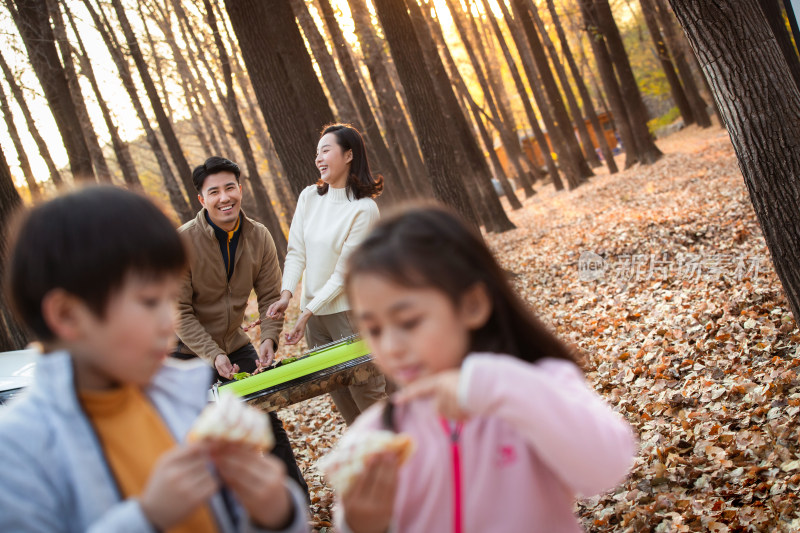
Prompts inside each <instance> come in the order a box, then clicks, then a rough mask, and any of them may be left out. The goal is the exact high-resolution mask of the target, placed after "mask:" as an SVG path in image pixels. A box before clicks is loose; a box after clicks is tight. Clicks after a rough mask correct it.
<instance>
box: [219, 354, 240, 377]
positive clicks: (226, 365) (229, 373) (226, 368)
mask: <svg viewBox="0 0 800 533" xmlns="http://www.w3.org/2000/svg"><path fill="white" fill-rule="evenodd" d="M214 368H216V369H217V372H219V375H220V376H222V377H223V378H225V379H233V375H234V374H235V373H237V372H238V371H239V365H232V364H231V360H230V359H228V356H227V355H225V354H224V353H221V354H219V355H218V356H216V357H215V358H214Z"/></svg>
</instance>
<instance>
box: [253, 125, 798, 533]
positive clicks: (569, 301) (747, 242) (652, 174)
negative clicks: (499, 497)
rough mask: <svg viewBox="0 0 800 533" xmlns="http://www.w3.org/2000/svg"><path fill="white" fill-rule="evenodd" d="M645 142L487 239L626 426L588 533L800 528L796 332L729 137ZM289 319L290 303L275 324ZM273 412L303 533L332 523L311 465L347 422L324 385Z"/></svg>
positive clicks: (693, 131)
mask: <svg viewBox="0 0 800 533" xmlns="http://www.w3.org/2000/svg"><path fill="white" fill-rule="evenodd" d="M658 145H659V147H660V148H661V149H662V151H663V152H664V154H665V156H664V157H663V158H662V159H661V160H660V161H658V162H657V163H656V164H654V165H650V166H638V165H637V166H634V167H632V168H630V169H628V170H626V171H624V172H620V173H618V174H616V175H613V176H612V175H608V174H598V175H597V176H595V177H593V178H592V179H591V180H590V182H589V183H587V184H585V185H583V186H581V187H579V188H578V189H576V190H574V191H560V192H556V191H555V190H553V188H552V186H550V185H547V186H544V187H542V188H540V192H539V194H537V195H535V196H534V197H532V198H528V199H526V200H524V202H523V204H524V206H523V208H522V209H519V210H517V211H512V212H510V213H509V216H510V218H511V219H512V220H513V222H514V223H515V224H516V226H517V229H515V230H512V231H509V232H506V233H503V234H490V235H487V237H486V238H487V242H488V243H489V244H490V245H491V247H492V248H493V250H494V251H495V252H496V254H497V256H498V258H499V260H500V262H501V264H502V265H503V266H504V267H505V268H506V269H507V270H509V271H510V272H512V273H513V274H512V275H513V277H514V284H515V286H516V288H517V290H518V291H519V293H520V294H521V295H523V296H524V298H525V299H526V300H527V301H528V302H529V303H530V304H531V306H532V307H533V308H534V309H535V310H536V312H537V313H539V315H540V316H541V317H542V318H543V319H544V320H545V321H546V322H548V323H549V324H550V325H551V326H552V327H553V328H554V329H555V330H556V331H557V332H558V334H559V335H560V336H561V337H562V338H564V339H566V340H567V341H568V342H570V343H571V344H572V345H574V346H575V347H577V349H578V350H579V351H580V353H581V354H582V365H583V367H584V369H585V371H586V376H587V380H588V381H589V382H590V383H591V384H592V385H593V386H594V388H595V389H596V390H597V391H598V392H599V393H600V394H601V395H603V396H604V397H605V398H606V399H607V401H608V402H609V403H610V404H612V405H613V406H614V407H615V409H617V410H619V411H620V412H621V413H622V414H623V415H624V416H625V417H626V418H627V419H628V421H629V422H630V423H631V424H632V425H633V426H634V428H635V429H636V431H637V433H638V435H639V440H640V445H639V453H638V456H637V458H636V462H635V464H634V467H633V470H632V472H631V474H630V475H629V476H628V478H627V479H626V480H625V481H624V482H623V483H622V484H620V485H619V486H618V487H616V488H615V489H613V490H611V491H609V492H607V493H604V494H602V495H600V496H594V497H591V498H588V499H583V500H580V501H579V502H578V503H577V506H576V513H577V514H578V516H579V517H580V520H581V521H582V523H583V525H584V527H585V529H586V530H587V531H590V532H610V531H621V532H628V531H631V532H638V531H656V532H668V531H669V532H671V531H711V532H714V533H722V532H740V531H741V532H743V531H787V532H788V531H800V504H798V501H797V500H798V497H797V493H798V487H799V486H800V442H799V439H798V436H799V435H798V429H799V428H800V426H798V423H797V421H798V413H799V412H800V381H799V380H798V376H797V372H798V366H800V330H798V328H797V326H796V324H795V321H794V319H793V318H792V315H791V312H790V310H789V307H788V304H787V301H786V299H785V297H784V296H783V294H782V292H781V286H780V283H779V281H778V279H777V276H776V275H775V273H774V270H773V268H772V264H771V262H770V260H769V255H768V251H767V248H766V245H765V243H764V239H763V237H762V234H761V230H760V228H759V226H758V223H757V221H756V218H755V215H754V213H753V209H752V205H751V204H750V200H749V196H748V193H747V190H746V188H745V185H744V181H743V179H742V175H741V173H740V171H739V168H738V166H737V163H736V158H735V155H734V153H733V148H732V147H731V144H730V141H729V139H728V135H727V133H726V132H725V131H724V130H723V129H720V128H712V129H708V130H700V129H697V128H695V127H692V128H688V129H685V130H683V131H680V132H678V133H675V134H673V135H671V136H669V137H667V138H664V139H661V140H659V141H658ZM618 159H619V160H618V164H620V165H621V164H623V163H624V154H623V155H621V156H619V158H618ZM600 172H602V171H600ZM520 193H521V191H520ZM296 316H297V308H296V300H295V306H294V307H293V308H292V309H290V313H289V320H287V324H291V323H293V322H294V319H295V318H296ZM253 333H254V334H255V331H254V332H253ZM303 349H304V348H303V347H302V346H300V347H298V348H294V350H293V352H289V351H286V350H282V351H281V356H288V355H293V354H295V353H297V352H298V351H302V350H303ZM280 416H281V417H282V419H283V421H284V424H285V425H286V429H287V431H288V432H289V435H290V438H291V440H292V443H293V445H294V447H295V452H296V454H297V457H298V462H299V463H300V465H301V468H302V470H303V472H304V475H305V478H306V480H307V481H308V483H309V487H310V490H311V497H312V509H311V513H312V525H313V527H314V528H315V529H314V530H315V531H320V532H323V531H325V532H327V533H330V532H331V531H332V528H331V527H330V524H331V519H330V515H331V501H332V496H331V492H330V490H329V489H328V488H327V486H326V485H325V484H324V481H323V480H322V478H321V477H320V475H319V473H318V471H317V470H316V467H315V463H316V461H317V460H318V459H319V458H320V457H321V456H322V455H324V454H325V453H326V452H327V451H329V450H330V449H331V447H332V446H334V445H335V444H336V441H337V440H338V439H339V437H340V436H341V433H342V431H343V430H344V422H343V420H342V418H341V417H340V416H339V415H338V413H337V412H336V409H335V407H334V406H333V403H332V401H331V400H330V398H329V397H328V396H327V395H325V396H323V397H317V398H314V399H312V400H309V401H306V402H303V403H300V404H297V405H294V406H292V407H290V408H287V409H283V410H282V411H280Z"/></svg>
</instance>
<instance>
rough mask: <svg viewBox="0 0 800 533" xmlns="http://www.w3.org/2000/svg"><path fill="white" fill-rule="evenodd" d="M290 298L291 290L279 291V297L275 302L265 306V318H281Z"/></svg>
mask: <svg viewBox="0 0 800 533" xmlns="http://www.w3.org/2000/svg"><path fill="white" fill-rule="evenodd" d="M291 299H292V293H291V291H283V292H281V297H280V299H279V300H278V301H277V302H273V304H272V305H270V306H269V307H268V308H267V318H270V319H272V320H282V319H283V313H284V311H286V308H287V307H289V300H291Z"/></svg>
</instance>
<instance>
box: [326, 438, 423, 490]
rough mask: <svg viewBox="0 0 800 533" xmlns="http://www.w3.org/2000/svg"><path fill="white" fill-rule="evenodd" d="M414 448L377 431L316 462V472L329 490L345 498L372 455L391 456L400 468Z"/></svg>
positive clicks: (404, 440) (403, 439)
mask: <svg viewBox="0 0 800 533" xmlns="http://www.w3.org/2000/svg"><path fill="white" fill-rule="evenodd" d="M414 449H415V444H414V441H413V440H412V438H411V436H409V435H407V434H405V433H394V432H392V431H385V430H377V431H372V432H370V433H368V434H367V435H365V436H362V437H359V438H358V439H352V440H350V441H346V442H344V443H342V444H340V445H339V446H337V447H336V449H334V450H333V451H332V452H331V453H329V454H327V455H326V456H325V457H323V458H322V459H321V460H320V462H319V465H318V467H319V469H320V471H321V472H322V473H323V474H325V478H326V479H327V480H328V483H330V485H331V487H333V490H335V491H336V492H338V493H339V494H345V493H347V491H348V490H349V489H350V486H351V485H352V484H353V481H355V479H356V478H357V477H358V476H359V475H360V474H361V473H362V472H363V471H364V468H366V465H367V461H368V460H369V458H370V457H372V456H373V455H376V454H379V453H384V452H393V453H396V454H397V456H398V460H399V463H400V464H401V465H402V464H403V463H404V462H405V461H406V460H407V459H408V458H409V457H410V456H411V454H412V453H414Z"/></svg>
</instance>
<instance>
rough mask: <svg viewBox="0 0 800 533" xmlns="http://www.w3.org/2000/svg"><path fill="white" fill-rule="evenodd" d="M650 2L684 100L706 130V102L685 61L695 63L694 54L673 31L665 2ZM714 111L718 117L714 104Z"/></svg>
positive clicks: (653, 0)
mask: <svg viewBox="0 0 800 533" xmlns="http://www.w3.org/2000/svg"><path fill="white" fill-rule="evenodd" d="M650 2H651V3H652V4H653V5H654V6H655V8H656V15H657V16H658V19H659V22H660V23H661V29H662V31H663V32H664V33H663V35H664V40H665V41H666V44H667V48H668V49H669V50H670V52H671V53H672V57H673V59H674V60H675V67H676V68H677V69H678V75H679V76H680V77H681V82H683V89H684V91H685V93H686V98H687V99H688V100H689V105H691V106H692V114H693V115H694V118H695V120H696V121H697V125H698V126H700V127H701V128H708V127H709V126H711V117H710V116H708V110H707V106H706V102H705V101H704V100H703V97H702V96H700V91H699V90H698V88H697V84H696V83H695V78H694V75H693V74H692V69H691V68H690V67H689V63H688V62H687V61H686V59H687V56H689V59H690V60H691V61H696V59H695V58H694V54H693V53H692V52H691V50H688V46H685V45H684V43H686V39H685V38H684V37H683V36H682V35H678V33H677V32H676V31H675V24H674V22H675V18H674V17H673V16H672V15H670V14H669V12H668V11H667V6H666V5H665V4H664V2H665V0H650ZM686 44H688V43H686ZM699 70H700V69H699V67H698V71H699ZM700 78H701V79H702V81H703V83H704V84H706V87H707V88H708V93H709V95H710V94H711V88H709V87H708V83H707V82H706V79H705V77H704V76H702V75H701V76H700ZM714 110H715V112H716V113H717V115H719V110H718V109H717V106H716V104H714ZM719 119H720V121H719V123H720V124H722V117H721V116H719Z"/></svg>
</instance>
